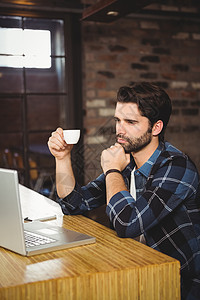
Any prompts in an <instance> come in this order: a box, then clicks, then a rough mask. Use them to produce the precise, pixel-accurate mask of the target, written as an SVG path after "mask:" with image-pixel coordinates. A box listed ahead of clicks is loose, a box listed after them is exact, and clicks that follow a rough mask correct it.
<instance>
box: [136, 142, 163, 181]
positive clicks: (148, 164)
mask: <svg viewBox="0 0 200 300" xmlns="http://www.w3.org/2000/svg"><path fill="white" fill-rule="evenodd" d="M161 151H162V143H160V144H159V145H158V147H157V149H156V150H155V151H154V153H153V154H152V155H151V157H150V158H149V159H148V160H147V161H146V162H145V163H144V164H143V165H142V166H141V167H140V168H139V169H138V170H137V171H138V172H140V173H141V174H142V175H144V176H145V177H148V176H149V174H150V172H151V168H152V166H153V165H154V163H155V161H156V160H157V158H158V156H159V155H160V153H161Z"/></svg>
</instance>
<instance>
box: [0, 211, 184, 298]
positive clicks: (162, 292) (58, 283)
mask: <svg viewBox="0 0 200 300" xmlns="http://www.w3.org/2000/svg"><path fill="white" fill-rule="evenodd" d="M53 222H56V221H51V223H53ZM62 226H63V227H65V228H69V229H72V230H75V231H79V232H83V233H87V234H90V235H93V236H95V237H96V243H95V244H90V245H85V246H78V247H74V248H70V249H66V250H60V251H55V252H51V253H46V254H40V255H36V256H32V257H23V256H20V255H18V254H15V253H13V252H10V251H7V250H5V249H3V248H0V299H1V300H2V299H6V300H7V299H8V300H13V299H17V300H18V299H19V300H22V299H27V300H29V299H45V300H51V299H52V300H55V299H67V300H68V299H69V300H72V299H73V300H74V299H80V300H84V299H87V300H90V299H95V300H96V299H97V300H103V299H108V300H117V299H120V300H121V299H123V300H129V299H130V300H137V299H140V300H141V299H144V300H149V299H152V300H156V299H157V300H165V299H169V300H178V299H180V274H179V273H180V264H179V262H178V261H176V260H175V259H173V258H171V257H169V256H166V255H164V254H162V253H160V252H158V251H155V250H153V249H151V248H149V247H147V246H145V245H143V244H141V243H139V242H137V241H135V240H133V239H122V238H119V237H117V236H116V232H115V231H113V230H111V229H109V228H107V227H105V226H103V225H101V224H99V223H96V222H94V221H93V220H90V219H88V218H86V217H84V216H64V217H63V223H62Z"/></svg>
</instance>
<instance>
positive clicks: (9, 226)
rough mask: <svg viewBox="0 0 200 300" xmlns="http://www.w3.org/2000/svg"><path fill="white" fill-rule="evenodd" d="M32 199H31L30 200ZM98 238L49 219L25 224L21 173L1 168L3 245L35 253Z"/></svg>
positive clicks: (0, 238)
mask: <svg viewBox="0 0 200 300" xmlns="http://www.w3.org/2000/svg"><path fill="white" fill-rule="evenodd" d="M27 201H28V199H27ZM94 242H95V238H94V237H92V236H88V235H86V234H82V233H79V232H76V231H72V230H68V229H65V228H62V227H59V226H56V225H50V224H47V222H29V223H24V220H23V216H22V209H21V202H20V193H19V182H18V173H17V171H16V170H8V169H1V168H0V246H1V247H4V248H6V249H9V250H11V251H14V252H16V253H19V254H21V255H25V256H31V255H36V254H41V253H45V252H50V251H55V250H61V249H66V248H70V247H74V246H80V245H85V244H90V243H94Z"/></svg>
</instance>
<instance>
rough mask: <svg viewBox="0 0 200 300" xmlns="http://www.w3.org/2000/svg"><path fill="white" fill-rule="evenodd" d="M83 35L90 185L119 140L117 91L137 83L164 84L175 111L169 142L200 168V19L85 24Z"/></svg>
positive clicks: (132, 19)
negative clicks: (115, 120) (108, 150)
mask: <svg viewBox="0 0 200 300" xmlns="http://www.w3.org/2000/svg"><path fill="white" fill-rule="evenodd" d="M153 8H154V9H155V8H156V9H157V10H163V11H169V10H171V11H173V12H174V11H177V10H178V8H177V7H175V6H173V7H172V6H170V7H167V6H155V5H154V7H153ZM179 10H180V8H179ZM181 10H182V12H185V13H188V12H189V13H196V12H197V11H198V10H197V8H195V7H182V8H181ZM82 34H83V57H82V58H83V101H84V108H85V117H84V128H85V136H84V138H85V140H84V145H85V182H86V183H87V182H88V181H89V180H91V179H93V178H94V177H96V176H98V175H99V174H100V173H101V167H100V154H101V151H102V150H103V149H104V148H106V147H108V146H110V145H111V144H112V143H113V142H114V141H115V137H114V133H115V128H114V123H113V120H112V116H113V113H114V107H115V106H114V100H115V98H116V92H117V90H118V88H119V87H120V86H122V85H127V84H129V83H131V82H135V81H151V82H154V83H158V84H159V85H160V86H162V87H163V88H164V89H165V90H166V91H167V92H168V94H169V96H170V97H171V99H172V104H173V113H172V116H171V119H170V122H169V125H168V129H167V132H166V139H167V140H168V141H170V142H171V143H173V144H174V145H175V146H176V147H178V148H179V149H181V150H182V151H184V152H186V153H187V154H188V155H189V156H190V157H191V158H192V159H193V161H194V162H195V163H196V165H197V166H198V169H199V170H200V151H199V149H200V122H199V120H200V118H199V117H200V116H199V114H200V57H199V53H200V21H198V19H193V20H191V19H188V18H172V17H161V16H160V17H159V12H158V16H157V17H153V18H152V17H151V18H148V17H147V16H146V17H142V16H141V17H137V18H136V17H134V16H133V17H131V16H129V17H126V18H122V19H119V20H118V21H115V22H113V23H110V24H104V23H97V22H86V21H85V22H83V23H82Z"/></svg>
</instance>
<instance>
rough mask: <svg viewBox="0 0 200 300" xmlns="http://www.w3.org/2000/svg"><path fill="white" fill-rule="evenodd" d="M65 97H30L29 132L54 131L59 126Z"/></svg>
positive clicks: (28, 99) (28, 102)
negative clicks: (62, 99)
mask: <svg viewBox="0 0 200 300" xmlns="http://www.w3.org/2000/svg"><path fill="white" fill-rule="evenodd" d="M60 98H63V96H62V97H61V96H60V97H59V96H28V98H27V104H28V105H27V107H28V114H27V116H28V118H27V119H28V130H41V129H42V130H50V131H51V130H52V129H56V128H57V127H58V126H59V123H60V122H59V113H60V101H61V99H60Z"/></svg>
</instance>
